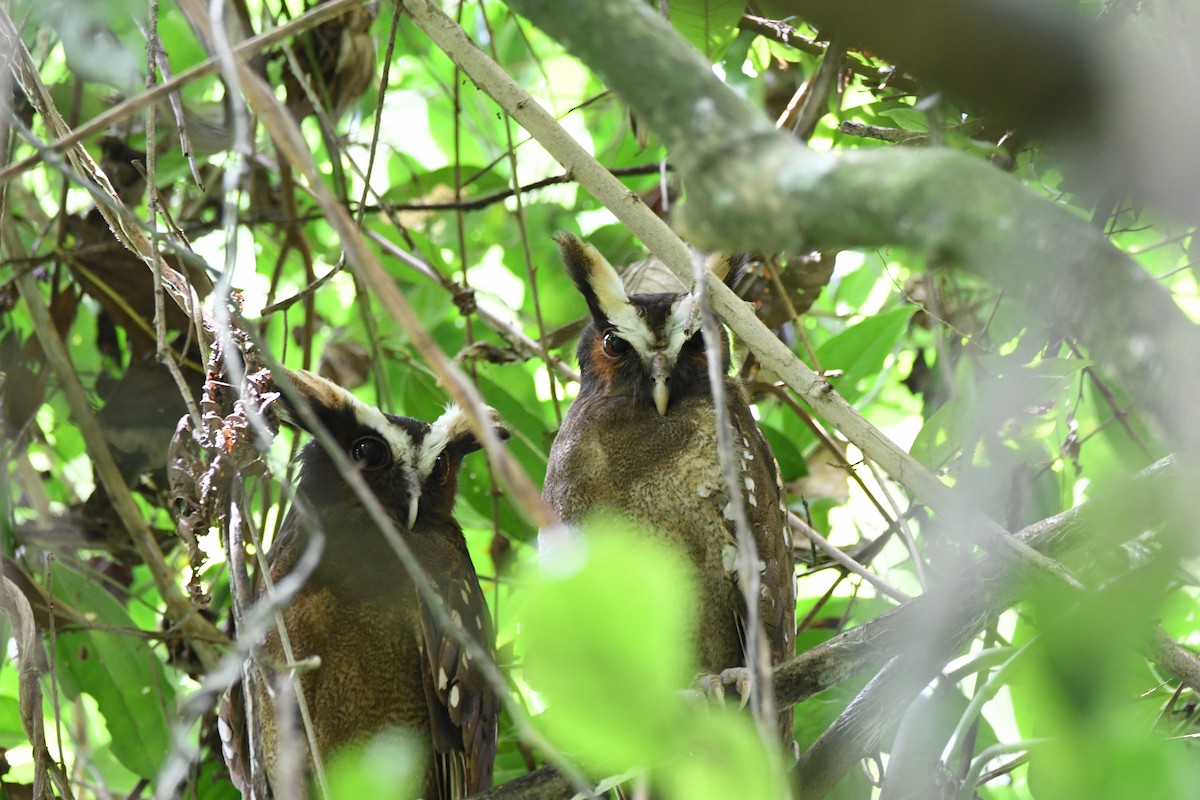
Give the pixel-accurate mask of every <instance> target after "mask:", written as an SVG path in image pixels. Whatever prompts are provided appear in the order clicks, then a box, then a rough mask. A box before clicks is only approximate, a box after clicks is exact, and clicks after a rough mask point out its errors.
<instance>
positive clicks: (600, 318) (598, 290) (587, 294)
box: [554, 233, 653, 339]
mask: <svg viewBox="0 0 1200 800" xmlns="http://www.w3.org/2000/svg"><path fill="white" fill-rule="evenodd" d="M554 239H555V241H556V242H558V250H559V253H560V254H561V255H562V260H563V264H565V265H566V267H567V273H568V274H569V275H570V276H571V280H573V281H574V282H575V286H576V287H578V288H579V291H580V293H581V294H582V295H583V299H584V300H585V301H587V305H588V310H589V311H590V312H591V314H592V320H593V322H595V323H596V326H597V327H601V328H604V327H609V326H611V327H614V328H616V329H617V330H619V331H620V332H621V334H622V336H624V337H625V338H631V339H643V338H647V337H650V338H653V337H651V336H650V331H649V330H648V329H647V328H646V324H645V323H644V322H643V321H642V318H641V316H640V315H639V314H638V312H637V309H636V308H634V306H633V303H631V302H630V301H629V295H627V294H626V293H625V287H624V286H623V285H622V284H621V276H620V275H618V274H617V271H616V269H614V268H613V265H612V264H610V263H608V259H606V258H605V257H604V256H602V255H601V254H600V251H599V250H597V249H596V248H595V247H592V246H591V245H590V244H588V243H587V242H584V241H581V240H580V239H579V238H578V237H576V236H573V235H571V234H569V233H560V234H558V235H557V236H555V237H554Z"/></svg>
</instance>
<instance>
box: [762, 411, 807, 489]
mask: <svg viewBox="0 0 1200 800" xmlns="http://www.w3.org/2000/svg"><path fill="white" fill-rule="evenodd" d="M759 428H760V429H761V430H762V432H763V436H764V437H765V438H766V440H767V444H769V445H770V446H771V452H773V453H774V454H775V460H776V461H778V462H779V474H780V475H781V476H782V477H783V480H784V481H785V482H786V481H794V480H795V479H796V478H802V477H804V476H805V475H807V474H808V465H807V464H806V463H805V462H804V454H803V453H801V452H800V450H799V448H797V447H796V444H795V442H793V441H792V439H791V438H790V437H789V436H788V435H787V434H785V433H784V432H783V431H781V430H779V429H778V428H774V427H771V426H769V425H763V424H760V425H759Z"/></svg>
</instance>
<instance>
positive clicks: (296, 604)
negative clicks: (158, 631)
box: [226, 372, 507, 800]
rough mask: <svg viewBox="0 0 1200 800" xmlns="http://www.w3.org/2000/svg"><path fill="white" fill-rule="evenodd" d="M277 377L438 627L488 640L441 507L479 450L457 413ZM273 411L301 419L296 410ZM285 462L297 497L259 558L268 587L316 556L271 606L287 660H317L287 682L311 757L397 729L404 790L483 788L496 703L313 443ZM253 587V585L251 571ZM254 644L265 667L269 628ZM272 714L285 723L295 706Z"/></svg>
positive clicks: (267, 732) (259, 700) (268, 741)
mask: <svg viewBox="0 0 1200 800" xmlns="http://www.w3.org/2000/svg"><path fill="white" fill-rule="evenodd" d="M288 377H289V379H290V381H291V383H292V385H293V386H295V387H296V389H298V390H299V392H300V393H301V395H303V396H304V398H305V399H306V400H307V402H308V403H309V405H310V406H311V408H312V410H313V411H314V412H315V414H316V416H317V417H318V419H319V420H320V421H321V423H322V424H323V425H324V426H325V428H326V429H328V431H329V432H330V433H331V434H332V436H333V438H334V439H335V440H336V441H337V443H338V445H339V446H340V447H341V448H342V450H343V452H344V453H345V455H346V456H347V457H348V458H349V459H350V460H351V462H352V463H354V464H355V465H356V466H357V467H358V469H359V472H360V475H361V476H362V477H363V479H364V480H365V481H366V483H367V485H368V487H369V488H370V489H371V491H372V493H373V494H374V495H375V496H376V497H377V498H378V499H379V501H380V503H381V504H382V506H383V508H384V509H385V510H386V511H387V513H388V515H389V516H390V517H391V520H392V522H393V523H394V524H395V526H396V529H397V530H398V531H399V533H400V535H401V536H402V537H403V538H404V540H405V542H406V543H407V544H408V546H409V547H410V548H411V549H412V551H413V555H414V556H415V557H416V559H417V561H418V562H419V563H420V565H421V567H422V568H423V569H424V572H425V574H426V575H427V576H428V578H429V579H430V581H431V582H432V583H433V585H434V587H435V590H436V592H437V594H438V595H439V596H440V598H441V599H442V602H443V604H444V607H445V610H446V612H447V613H448V614H449V615H450V617H451V619H452V621H453V623H454V624H457V625H461V627H462V629H463V630H464V631H465V632H466V633H467V634H469V635H470V636H471V637H473V638H474V639H475V640H476V641H477V642H479V643H480V644H481V645H482V646H483V647H484V648H485V649H486V650H487V651H489V652H490V651H491V649H492V647H493V635H492V628H491V620H490V617H489V615H488V609H487V605H486V602H485V600H484V597H483V593H482V592H481V591H480V588H479V582H478V579H477V578H476V575H475V570H474V568H473V566H472V564H471V559H470V556H469V555H468V552H467V545H466V542H465V540H464V539H463V534H462V529H461V528H460V527H459V525H458V523H457V522H455V520H454V518H453V516H451V510H452V508H453V504H454V495H455V490H456V487H457V477H458V470H459V466H460V465H461V463H462V458H463V456H465V455H466V454H468V453H470V452H473V451H475V450H478V449H479V444H478V442H477V441H476V439H475V437H474V435H473V434H472V433H471V432H470V428H469V427H468V424H467V418H466V415H465V413H464V412H462V411H461V410H459V409H458V408H456V407H451V408H450V409H449V410H447V411H446V413H445V414H443V415H442V416H441V417H440V418H439V419H438V420H437V421H436V422H434V423H433V424H432V425H430V424H428V423H424V422H420V421H418V420H415V419H411V418H409V417H400V416H394V415H391V414H384V413H382V412H380V411H379V410H378V409H375V408H371V407H369V406H367V405H365V404H363V403H361V402H360V401H358V400H357V399H355V398H354V397H353V396H352V395H351V394H350V393H349V392H347V391H345V390H344V389H342V388H340V387H339V386H337V385H336V384H333V383H331V382H329V381H327V380H325V379H324V378H320V377H318V376H316V375H313V374H311V373H306V372H289V373H288ZM493 413H494V412H493ZM289 416H292V417H293V418H296V420H297V424H301V423H300V421H299V415H298V414H294V413H291V414H289ZM496 425H497V428H498V432H500V433H501V434H502V435H507V434H506V432H505V431H504V429H503V427H502V426H500V425H499V423H498V422H497V423H496ZM299 460H300V463H301V468H300V480H299V484H298V496H297V500H296V503H294V504H293V508H292V510H291V511H290V512H289V514H288V517H287V519H286V520H285V522H284V523H283V526H282V528H281V529H280V532H279V535H278V537H277V538H276V541H275V543H274V544H273V546H272V547H271V550H270V552H269V553H268V555H267V562H268V564H269V567H270V575H271V579H272V581H273V582H274V584H276V585H279V584H280V582H281V581H285V579H286V578H287V577H288V576H289V575H291V573H292V572H293V570H296V569H297V566H298V565H299V564H300V563H301V562H302V560H303V559H304V558H305V556H306V554H307V553H309V552H310V548H318V550H319V552H320V559H319V562H318V563H317V565H316V567H315V569H314V570H313V571H312V573H311V575H309V576H308V577H307V579H306V580H305V582H304V583H303V585H302V586H301V587H300V589H299V590H298V591H297V592H296V594H295V596H294V597H293V598H292V599H291V602H290V603H289V604H288V605H287V606H286V607H285V608H284V609H283V611H282V616H283V622H284V625H285V627H286V630H287V635H288V639H289V640H290V644H291V649H292V655H293V657H294V658H295V659H296V660H297V661H302V660H304V659H312V658H313V657H318V658H319V659H320V665H319V666H318V667H316V668H314V669H309V670H306V671H302V672H300V673H299V683H300V686H301V688H302V690H303V694H304V698H305V702H306V704H307V706H308V710H309V713H310V715H311V717H312V722H313V729H314V734H315V737H314V738H315V740H316V745H317V749H318V751H319V753H320V755H321V757H322V759H323V760H324V761H325V762H326V763H328V760H329V758H330V756H331V755H333V754H334V753H336V751H337V750H338V749H340V748H341V747H343V746H345V745H347V744H349V743H352V742H358V741H364V740H367V739H369V738H370V737H372V736H373V735H375V734H378V733H380V732H382V731H384V730H386V729H388V728H391V727H395V726H400V727H404V728H407V729H409V730H411V731H413V732H415V733H416V734H417V737H418V739H419V740H420V741H421V742H423V744H424V745H425V747H426V750H427V753H428V759H427V762H426V768H425V772H424V777H423V781H422V783H421V785H420V792H421V794H420V796H422V797H425V798H429V799H430V800H433V799H434V798H438V799H444V798H461V797H466V796H467V795H470V794H474V793H475V792H478V791H481V790H483V789H486V788H488V787H489V786H490V785H491V779H492V764H493V761H494V758H495V753H496V721H497V713H498V701H497V697H496V695H495V693H494V692H493V690H492V687H491V686H490V685H489V684H488V683H487V681H486V679H485V677H484V675H483V673H482V671H481V670H480V669H479V668H478V667H477V666H476V664H475V662H474V661H473V660H472V659H470V658H468V656H467V655H466V653H465V652H464V651H463V650H462V649H461V648H460V647H459V645H458V644H457V643H456V642H455V640H454V639H453V638H452V637H451V636H450V635H449V633H448V632H447V631H446V630H445V629H443V628H442V626H441V625H439V623H438V622H437V620H436V618H435V617H434V615H433V613H432V612H431V610H430V608H429V607H428V606H427V604H426V603H425V601H424V600H423V599H422V598H421V597H420V596H419V595H418V593H417V589H416V586H415V585H414V583H413V581H412V579H411V578H410V577H409V575H408V573H407V572H406V570H405V569H404V567H403V566H402V564H401V562H400V560H399V558H398V556H397V555H396V554H395V552H394V551H393V549H392V548H391V546H390V545H389V544H388V543H387V542H386V540H385V539H384V537H383V535H382V534H381V533H380V532H379V530H378V529H377V526H376V525H375V524H374V522H373V521H372V520H371V518H370V517H369V515H368V513H367V511H366V509H365V508H364V507H363V506H362V504H361V503H360V502H359V501H358V499H357V497H356V495H355V494H354V492H353V490H352V489H351V488H350V487H349V486H348V485H347V484H346V483H345V481H344V480H343V479H342V478H341V476H340V474H339V473H338V471H337V468H336V466H335V465H334V463H333V461H332V460H331V459H330V457H329V455H328V454H327V453H326V452H325V450H324V448H323V447H322V446H321V444H320V443H319V442H317V441H312V442H310V443H308V444H307V445H306V446H305V447H304V448H303V450H302V451H301V453H300V456H299ZM302 507H307V508H308V509H309V512H308V513H307V514H306V513H305V512H304V510H303V508H302ZM318 532H320V533H318ZM321 534H323V535H321ZM309 558H311V556H309ZM256 593H257V594H258V595H259V596H262V595H264V594H265V590H264V586H263V582H262V581H260V582H259V585H258V587H257V590H256ZM265 651H266V653H265V656H266V658H265V659H263V661H264V662H265V663H267V664H273V665H279V664H284V663H286V661H287V659H286V657H285V652H284V648H283V646H282V644H281V641H280V636H279V633H278V631H277V629H276V628H275V627H272V628H271V629H270V632H269V633H268V635H267V637H266V642H265ZM252 692H253V697H254V699H255V708H256V710H257V713H258V714H259V715H260V718H261V721H262V725H261V749H262V753H263V758H262V762H263V766H265V768H266V774H267V776H268V778H269V779H270V782H271V784H272V785H273V786H282V785H285V783H284V782H287V781H289V780H290V781H292V783H293V784H294V778H293V776H292V775H290V774H286V773H285V774H280V772H279V771H280V769H281V767H283V765H282V763H281V758H280V752H279V748H278V746H277V743H278V742H279V741H280V739H281V736H280V730H279V724H280V723H279V722H278V721H277V719H276V715H275V713H274V705H273V701H272V697H271V695H270V693H269V692H268V687H267V686H266V685H265V684H264V683H263V682H261V681H260V682H256V683H255V689H254V690H252ZM280 702H289V699H288V697H287V696H286V695H279V696H277V697H276V698H275V700H274V704H278V703H280ZM290 702H292V703H294V702H295V700H294V697H293V698H291V700H290ZM281 719H294V720H295V723H294V724H295V725H296V726H298V725H299V722H298V720H299V715H298V714H294V713H289V714H287V715H286V716H285V717H281ZM226 722H227V724H226V728H227V731H226V735H227V736H229V737H230V738H234V737H235V734H236V730H233V729H231V725H232V728H234V729H235V728H236V727H237V726H236V719H235V715H234V714H231V713H229V712H228V711H227V712H226ZM284 740H285V741H299V742H304V741H305V737H304V733H303V731H302V730H299V729H297V730H295V732H294V733H293V734H291V735H290V736H288V737H286V738H285V739H284ZM301 763H303V762H301ZM283 768H284V769H286V768H285V767H283ZM241 769H243V770H244V766H243V767H242V768H241ZM231 772H235V770H234V769H233V768H232V766H231ZM235 775H236V773H235ZM243 777H245V776H243ZM235 782H236V779H235ZM242 788H243V791H245V788H244V787H242Z"/></svg>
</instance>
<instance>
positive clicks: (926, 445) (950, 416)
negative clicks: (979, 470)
mask: <svg viewBox="0 0 1200 800" xmlns="http://www.w3.org/2000/svg"><path fill="white" fill-rule="evenodd" d="M964 427H965V423H964V421H963V419H962V403H961V402H960V399H959V398H958V397H955V398H952V399H950V400H947V401H946V402H945V403H944V404H943V405H942V407H941V408H939V409H938V410H937V411H935V412H933V414H932V415H930V417H929V419H927V420H925V424H924V425H922V426H921V430H920V432H918V433H917V436H916V438H915V439H913V443H912V447H911V448H910V449H909V453H911V454H912V457H913V458H915V459H916V460H917V461H919V462H920V463H921V464H922V466H924V467H925V468H927V469H931V470H934V471H937V470H939V469H941V468H942V467H944V466H945V465H946V462H947V461H949V460H950V459H951V458H953V457H954V454H955V453H957V452H958V450H959V448H961V447H962V445H963V437H962V434H963V430H964Z"/></svg>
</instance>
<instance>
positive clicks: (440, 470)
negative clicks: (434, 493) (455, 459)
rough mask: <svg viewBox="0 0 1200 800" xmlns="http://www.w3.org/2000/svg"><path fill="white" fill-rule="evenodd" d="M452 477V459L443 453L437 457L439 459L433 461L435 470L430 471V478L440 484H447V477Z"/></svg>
mask: <svg viewBox="0 0 1200 800" xmlns="http://www.w3.org/2000/svg"><path fill="white" fill-rule="evenodd" d="M449 477H450V459H449V458H447V457H446V454H445V453H442V454H441V455H440V456H438V457H437V461H434V462H433V471H432V472H430V473H429V479H430V480H431V481H433V482H434V483H436V484H437V485H438V486H445V485H446V479H447V478H449Z"/></svg>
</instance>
